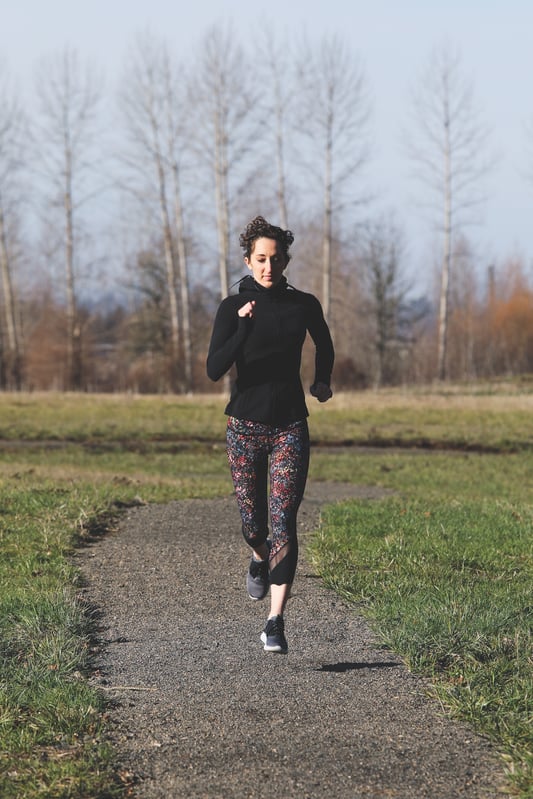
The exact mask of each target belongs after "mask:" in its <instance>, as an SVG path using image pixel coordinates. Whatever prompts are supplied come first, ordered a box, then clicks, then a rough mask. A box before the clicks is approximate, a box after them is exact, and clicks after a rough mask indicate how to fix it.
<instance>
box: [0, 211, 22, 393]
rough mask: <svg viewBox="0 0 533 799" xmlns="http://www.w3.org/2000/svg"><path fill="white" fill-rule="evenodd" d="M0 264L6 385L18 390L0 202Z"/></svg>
mask: <svg viewBox="0 0 533 799" xmlns="http://www.w3.org/2000/svg"><path fill="white" fill-rule="evenodd" d="M0 266H1V270H2V286H3V290H4V310H5V317H6V332H7V353H5V356H4V364H5V382H6V387H7V388H8V389H11V390H13V389H14V390H16V391H20V389H21V388H22V368H21V367H22V364H21V356H20V347H19V340H18V334H17V325H16V320H15V301H14V294H13V283H12V280H11V270H10V265H9V252H8V247H7V239H6V231H5V223H4V213H3V209H2V207H1V204H0Z"/></svg>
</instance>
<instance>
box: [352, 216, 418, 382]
mask: <svg viewBox="0 0 533 799" xmlns="http://www.w3.org/2000/svg"><path fill="white" fill-rule="evenodd" d="M403 257H404V243H403V237H402V235H401V233H400V231H399V230H398V228H397V226H396V225H395V224H394V222H392V221H390V220H387V219H384V218H383V219H378V220H377V221H376V222H374V223H373V224H371V226H370V228H369V230H368V232H367V236H366V241H365V245H364V248H363V253H362V258H361V263H362V267H363V275H364V283H365V290H366V291H365V293H366V295H367V303H366V311H367V315H368V318H369V330H370V331H372V349H373V355H374V359H373V360H374V361H375V364H376V366H375V372H374V384H375V386H376V387H379V386H380V385H382V384H384V383H392V382H394V380H395V379H397V378H398V377H399V375H400V372H401V361H402V355H407V353H408V351H409V348H410V345H411V341H412V335H413V326H414V324H415V322H416V321H418V320H419V316H418V314H417V311H416V305H415V304H414V303H412V302H410V301H409V292H410V288H411V287H410V285H409V282H408V281H407V280H406V277H405V274H404V272H403Z"/></svg>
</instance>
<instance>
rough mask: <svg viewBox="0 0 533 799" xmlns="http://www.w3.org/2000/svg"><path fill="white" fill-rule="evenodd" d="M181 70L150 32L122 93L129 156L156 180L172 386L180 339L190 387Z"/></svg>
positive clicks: (151, 180)
mask: <svg viewBox="0 0 533 799" xmlns="http://www.w3.org/2000/svg"><path fill="white" fill-rule="evenodd" d="M182 73H183V70H180V69H178V67H177V65H175V64H174V63H173V62H172V59H171V57H170V54H169V51H168V46H167V44H166V43H165V42H164V41H163V40H160V39H156V38H154V37H152V36H150V35H146V36H144V37H139V38H138V41H137V45H136V48H135V51H134V53H133V55H132V58H131V60H130V64H129V67H128V70H127V72H126V75H125V78H124V82H123V88H122V91H121V98H120V99H121V108H122V111H123V114H124V118H125V120H126V124H127V126H128V136H129V141H130V151H129V153H128V154H127V157H126V161H127V163H128V164H129V166H130V167H132V168H133V169H134V170H135V171H136V172H140V173H141V174H142V175H143V176H144V178H146V177H147V181H148V185H150V184H151V185H152V187H153V190H154V192H155V194H156V195H157V204H158V208H159V218H160V224H161V231H162V237H163V243H164V252H165V264H166V275H167V297H168V304H169V310H170V322H171V353H170V357H171V363H172V368H171V373H172V379H171V383H172V388H173V390H176V389H177V387H178V382H179V378H178V365H179V361H180V344H181V340H182V341H183V355H184V358H183V362H184V385H185V389H186V390H187V391H191V390H192V387H193V375H192V342H191V328H190V309H189V284H188V270H187V250H186V237H185V221H184V211H183V200H182V194H183V180H182V174H183V160H184V156H185V154H186V153H187V141H188V135H187V134H188V130H187V125H186V124H185V122H184V120H185V119H186V117H187V113H186V108H185V91H184V81H183V80H182V79H181V80H180V78H179V75H180V74H182ZM147 171H149V174H148V176H147ZM178 287H179V288H178ZM180 304H181V313H180Z"/></svg>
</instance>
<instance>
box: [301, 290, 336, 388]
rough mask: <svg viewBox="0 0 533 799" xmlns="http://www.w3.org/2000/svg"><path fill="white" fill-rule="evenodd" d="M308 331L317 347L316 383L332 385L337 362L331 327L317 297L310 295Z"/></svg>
mask: <svg viewBox="0 0 533 799" xmlns="http://www.w3.org/2000/svg"><path fill="white" fill-rule="evenodd" d="M309 299H310V304H309V311H308V320H307V329H308V331H309V334H310V336H311V338H312V339H313V342H314V345H315V379H314V381H313V382H314V383H326V385H328V386H329V385H330V383H331V372H332V371H333V363H334V360H335V351H334V349H333V341H332V340H331V334H330V332H329V327H328V324H327V322H326V320H325V319H324V314H323V312H322V306H321V305H320V303H319V301H318V300H317V298H316V297H313V296H312V295H310V298H309Z"/></svg>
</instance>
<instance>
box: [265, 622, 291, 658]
mask: <svg viewBox="0 0 533 799" xmlns="http://www.w3.org/2000/svg"><path fill="white" fill-rule="evenodd" d="M261 641H262V642H263V644H264V647H263V649H264V650H265V652H279V653H280V654H282V655H286V654H287V652H288V651H289V647H288V644H287V639H286V638H285V622H284V621H283V616H274V617H273V618H272V619H268V621H267V623H266V624H265V629H264V630H263V632H262V633H261Z"/></svg>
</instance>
